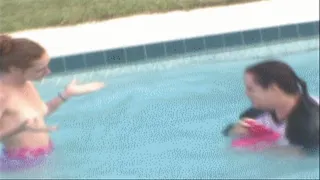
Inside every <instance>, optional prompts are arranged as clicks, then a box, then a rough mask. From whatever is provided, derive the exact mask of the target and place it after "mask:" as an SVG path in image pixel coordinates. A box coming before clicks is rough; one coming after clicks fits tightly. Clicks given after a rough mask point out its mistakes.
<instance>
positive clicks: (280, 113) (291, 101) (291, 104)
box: [274, 95, 301, 121]
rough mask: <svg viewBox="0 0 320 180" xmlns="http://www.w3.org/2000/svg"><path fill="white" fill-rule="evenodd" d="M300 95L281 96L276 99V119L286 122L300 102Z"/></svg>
mask: <svg viewBox="0 0 320 180" xmlns="http://www.w3.org/2000/svg"><path fill="white" fill-rule="evenodd" d="M300 97H301V96H300V95H293V96H292V95H291V96H287V95H285V96H283V97H282V98H278V103H277V105H276V106H275V109H274V110H275V113H276V115H277V118H278V119H279V120H280V121H281V120H286V119H287V118H288V116H289V115H290V113H291V112H292V111H293V109H294V108H295V107H296V106H297V104H298V103H299V100H300Z"/></svg>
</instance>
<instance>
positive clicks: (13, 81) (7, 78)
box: [0, 73, 27, 86]
mask: <svg viewBox="0 0 320 180" xmlns="http://www.w3.org/2000/svg"><path fill="white" fill-rule="evenodd" d="M0 81H1V82H2V83H4V84H7V85H13V86H23V85H25V84H26V82H27V81H26V80H25V79H24V78H22V77H21V76H17V75H14V74H9V73H0Z"/></svg>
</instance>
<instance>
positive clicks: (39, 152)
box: [0, 141, 54, 172]
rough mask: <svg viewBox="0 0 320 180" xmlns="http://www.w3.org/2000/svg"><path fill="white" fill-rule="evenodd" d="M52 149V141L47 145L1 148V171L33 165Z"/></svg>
mask: <svg viewBox="0 0 320 180" xmlns="http://www.w3.org/2000/svg"><path fill="white" fill-rule="evenodd" d="M53 149H54V146H53V143H52V142H51V141H50V143H49V145H48V146H44V147H38V148H21V149H17V150H11V151H7V150H5V149H4V150H3V155H2V157H0V172H1V171H5V172H7V171H16V170H21V169H27V168H31V167H34V166H36V165H38V164H40V163H42V162H43V161H44V160H45V157H46V156H47V155H49V154H50V153H51V152H52V151H53Z"/></svg>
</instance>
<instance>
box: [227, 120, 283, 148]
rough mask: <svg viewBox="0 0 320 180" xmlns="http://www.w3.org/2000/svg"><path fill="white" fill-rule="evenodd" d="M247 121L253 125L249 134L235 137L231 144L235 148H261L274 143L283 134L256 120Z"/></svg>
mask: <svg viewBox="0 0 320 180" xmlns="http://www.w3.org/2000/svg"><path fill="white" fill-rule="evenodd" d="M246 123H248V124H249V125H251V128H249V136H247V137H242V138H238V139H234V140H233V141H232V144H231V145H232V146H233V147H235V148H248V149H254V150H261V149H263V148H266V147H267V146H270V145H272V144H274V143H275V142H276V141H277V140H278V139H279V138H280V136H281V135H280V134H279V133H278V132H275V131H273V130H272V129H269V128H267V127H265V126H264V125H261V124H258V123H256V122H251V121H246Z"/></svg>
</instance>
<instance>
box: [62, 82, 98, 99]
mask: <svg viewBox="0 0 320 180" xmlns="http://www.w3.org/2000/svg"><path fill="white" fill-rule="evenodd" d="M103 87H104V83H102V82H92V83H87V84H77V82H76V80H72V81H71V83H70V84H68V85H67V87H66V89H65V92H64V93H65V94H64V95H65V96H66V98H68V97H70V96H78V95H82V94H87V93H91V92H94V91H98V90H100V89H102V88H103Z"/></svg>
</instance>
